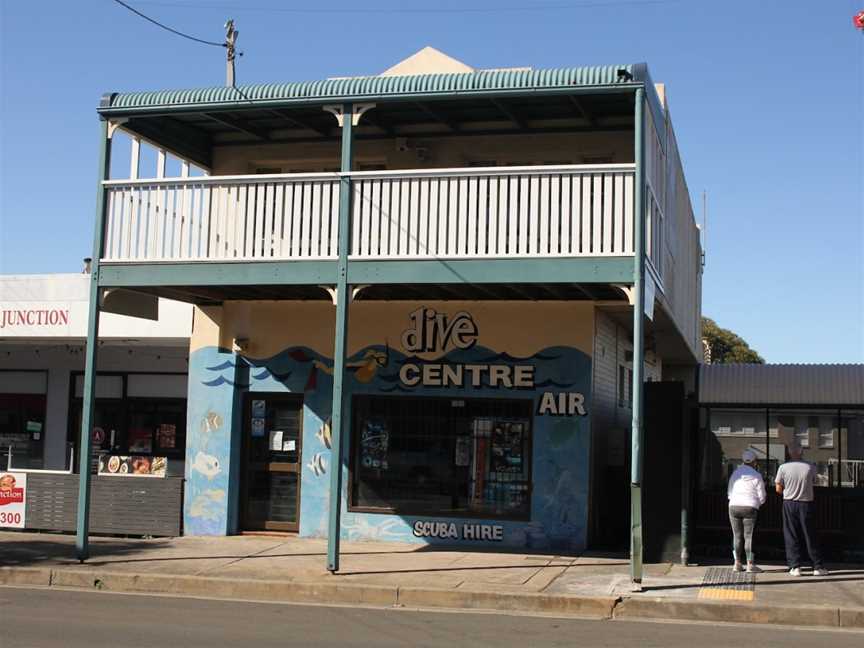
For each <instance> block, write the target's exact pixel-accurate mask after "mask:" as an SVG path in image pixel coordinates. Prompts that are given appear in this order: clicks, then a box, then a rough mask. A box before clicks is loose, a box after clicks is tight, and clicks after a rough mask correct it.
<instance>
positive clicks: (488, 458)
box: [184, 300, 594, 551]
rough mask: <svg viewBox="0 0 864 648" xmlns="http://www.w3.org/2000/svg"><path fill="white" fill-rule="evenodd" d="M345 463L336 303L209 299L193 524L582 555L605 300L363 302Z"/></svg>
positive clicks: (198, 356)
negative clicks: (334, 508)
mask: <svg viewBox="0 0 864 648" xmlns="http://www.w3.org/2000/svg"><path fill="white" fill-rule="evenodd" d="M349 319H350V327H349V330H350V333H349V338H348V378H347V383H346V387H347V392H348V395H347V397H346V403H347V408H348V412H347V417H346V420H347V421H350V427H349V429H348V430H347V431H346V434H345V436H344V437H343V444H344V445H343V453H342V455H343V458H344V463H343V465H342V466H340V467H334V466H332V463H331V456H332V449H333V448H332V438H331V432H330V420H331V407H332V389H333V376H332V374H333V363H332V349H333V339H334V318H333V306H332V304H330V303H327V302H288V301H283V302H226V303H224V305H223V306H221V307H203V308H201V309H200V310H199V311H197V312H196V319H195V330H194V331H193V336H192V342H191V350H190V360H189V362H190V369H189V375H190V379H189V411H188V423H187V430H188V432H187V446H186V477H187V488H186V496H185V502H186V506H185V522H184V528H185V532H186V533H187V534H195V535H221V534H227V533H235V532H243V531H253V532H254V531H261V530H277V531H278V530H282V531H297V532H298V533H299V534H300V535H301V536H306V537H326V534H327V520H328V512H329V501H330V499H329V485H330V473H331V471H332V470H334V469H340V470H342V471H343V480H342V483H343V485H344V487H343V492H342V493H341V498H340V502H341V506H342V524H341V528H342V537H343V538H345V539H350V540H382V541H402V542H415V543H429V544H453V545H465V544H470V545H490V546H491V545H494V546H508V547H523V548H526V547H527V548H546V549H551V548H554V549H556V550H562V551H565V550H566V551H578V550H581V549H583V548H584V547H585V545H586V541H587V528H588V491H589V462H590V450H591V447H590V446H591V388H592V349H593V344H594V324H593V323H594V308H593V306H592V305H591V304H590V303H585V302H582V303H579V302H570V303H564V302H493V301H487V302H455V301H453V302H407V301H406V302H401V301H400V302H385V301H380V302H378V301H362V300H361V301H355V302H353V303H352V304H351V306H350V312H349Z"/></svg>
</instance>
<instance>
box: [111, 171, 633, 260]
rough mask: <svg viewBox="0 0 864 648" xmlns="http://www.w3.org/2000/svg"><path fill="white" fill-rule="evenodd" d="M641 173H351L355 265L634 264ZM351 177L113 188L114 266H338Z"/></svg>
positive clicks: (182, 181) (177, 181) (119, 184)
mask: <svg viewBox="0 0 864 648" xmlns="http://www.w3.org/2000/svg"><path fill="white" fill-rule="evenodd" d="M633 176H634V172H633V165H621V164H616V165H612V164H610V165H591V166H570V165H568V166H533V167H503V168H502V167H490V168H468V169H430V170H412V171H369V172H355V173H351V174H350V177H351V182H352V189H353V192H354V193H353V207H352V235H351V239H352V240H351V246H350V255H351V257H352V258H356V259H424V258H425V259H430V258H452V259H464V258H478V257H479V258H519V257H575V256H626V255H632V254H633ZM339 179H340V174H337V173H328V174H292V175H252V176H211V177H203V178H200V177H199V178H169V179H160V180H111V181H107V182H106V183H105V185H106V187H107V188H108V205H107V209H108V213H107V220H106V232H105V247H104V254H103V260H106V261H116V262H143V261H215V260H238V261H240V260H277V259H278V260H312V259H335V258H336V256H337V236H338V231H337V230H338V213H339Z"/></svg>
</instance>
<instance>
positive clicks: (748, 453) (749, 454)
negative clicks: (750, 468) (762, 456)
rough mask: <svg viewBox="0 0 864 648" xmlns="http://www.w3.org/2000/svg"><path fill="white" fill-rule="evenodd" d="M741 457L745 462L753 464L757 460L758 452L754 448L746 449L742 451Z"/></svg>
mask: <svg viewBox="0 0 864 648" xmlns="http://www.w3.org/2000/svg"><path fill="white" fill-rule="evenodd" d="M741 459H742V460H743V461H744V463H746V464H751V463H753V462H754V461H756V453H755V452H753V451H752V450H745V451H744V452H743V453H741Z"/></svg>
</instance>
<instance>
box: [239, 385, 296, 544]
mask: <svg viewBox="0 0 864 648" xmlns="http://www.w3.org/2000/svg"><path fill="white" fill-rule="evenodd" d="M244 413H245V415H244V422H245V423H244V430H243V493H242V506H241V510H242V525H243V530H245V531H297V530H298V528H299V523H300V470H301V456H302V454H301V450H302V448H301V446H302V441H303V434H302V428H303V425H302V423H303V399H302V397H300V396H296V395H293V394H246V396H245V403H244Z"/></svg>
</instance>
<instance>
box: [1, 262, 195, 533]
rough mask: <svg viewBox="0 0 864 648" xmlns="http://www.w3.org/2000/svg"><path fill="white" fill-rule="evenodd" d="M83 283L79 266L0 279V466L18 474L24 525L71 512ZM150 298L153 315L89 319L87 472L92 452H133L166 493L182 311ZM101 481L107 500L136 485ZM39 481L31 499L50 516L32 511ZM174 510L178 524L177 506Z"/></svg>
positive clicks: (179, 421)
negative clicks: (91, 410)
mask: <svg viewBox="0 0 864 648" xmlns="http://www.w3.org/2000/svg"><path fill="white" fill-rule="evenodd" d="M91 280H92V279H91V276H90V275H89V274H87V273H81V274H44V275H4V276H0V471H4V472H6V471H8V472H13V473H15V474H18V475H19V478H18V481H21V477H20V475H26V476H27V477H26V481H27V484H28V488H27V490H28V493H27V499H28V503H27V509H28V515H27V519H28V521H27V524H26V525H25V528H31V529H45V530H61V531H62V530H70V529H66V528H64V527H66V526H68V522H70V521H72V520H73V519H74V515H73V513H74V508H75V506H76V503H75V498H74V495H75V490H76V489H77V473H78V471H79V466H78V448H79V443H80V434H81V432H80V430H81V407H82V405H81V403H82V400H81V394H82V388H83V374H84V357H85V354H84V347H85V340H86V332H87V318H88V299H89V291H90V283H91ZM151 304H152V305H151V306H150V310H151V315H152V316H155V319H142V318H139V317H130V316H126V315H119V314H115V313H103V314H102V317H101V319H100V327H99V336H100V341H99V344H100V352H99V362H98V368H97V369H98V376H97V386H96V395H97V402H96V420H95V424H94V426H93V429H92V431H91V439H92V441H93V444H94V460H93V463H92V465H91V466H90V469H91V470H92V471H93V472H99V460H100V458H101V459H102V462H103V463H104V464H106V465H107V463H108V459H110V457H111V456H121V457H133V456H134V457H139V458H141V459H138V464H136V465H137V466H138V467H139V468H140V467H141V466H143V465H145V464H148V463H152V464H156V463H158V465H159V466H160V467H164V471H160V475H161V476H163V477H164V479H162V480H151V481H149V482H147V483H148V484H149V485H150V486H149V487H150V488H155V489H157V490H158V489H163V490H164V489H166V488H168V487H169V486H170V488H169V490H171V491H172V492H175V493H176V492H180V491H182V477H183V468H184V461H183V460H184V455H185V439H186V392H187V371H188V370H187V365H188V348H189V335H190V333H191V328H192V309H191V307H190V306H189V305H187V304H182V303H179V302H174V301H170V300H166V299H159V300H158V301H156V300H155V299H153V300H152V301H151ZM157 458H158V462H157ZM116 462H117V460H115V462H114V463H116ZM129 462H130V463H129V467H131V466H132V463H131V459H130V460H129ZM129 472H130V473H131V472H133V471H132V470H129ZM67 482H68V483H67ZM157 482H160V483H159V485H158V486H157ZM171 482H176V483H173V484H171ZM108 483H109V485H110V488H109V489H107V490H106V492H105V496H106V497H109V498H110V497H116V496H117V495H118V493H122V492H124V491H125V490H129V489H132V487H133V485H137V486H139V487H140V486H141V484H142V483H143V482H142V481H141V480H134V481H133V478H131V477H130V478H129V479H127V480H125V481H121V480H118V479H115V480H114V481H113V482H108ZM39 490H41V491H47V492H40V493H38V499H40V500H43V501H46V497H47V500H50V501H51V502H52V504H51V506H52V507H54V513H53V514H52V515H50V516H49V515H48V512H47V511H46V512H45V513H46V515H45V516H41V515H40V511H39V507H38V506H37V504H36V500H37V497H36V496H37V492H36V491H39ZM97 490H98V487H97ZM103 490H104V489H103ZM58 507H59V510H61V511H62V512H63V514H62V515H60V516H59V517H57V516H56V512H57V510H58ZM176 513H177V519H178V523H177V524H178V525H179V507H178V508H177V511H176ZM43 517H44V519H42V518H43ZM73 528H74V527H73ZM121 532H122V529H121Z"/></svg>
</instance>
